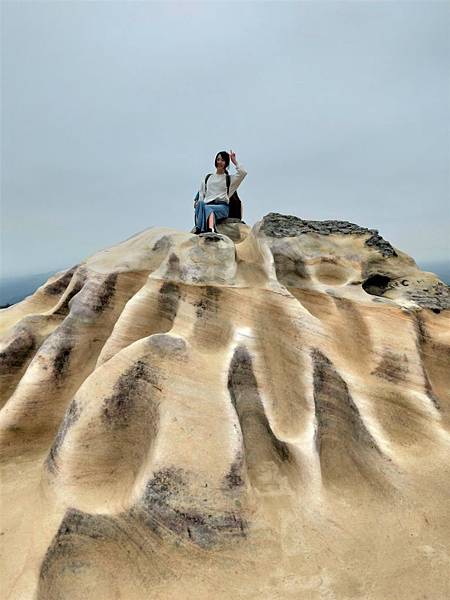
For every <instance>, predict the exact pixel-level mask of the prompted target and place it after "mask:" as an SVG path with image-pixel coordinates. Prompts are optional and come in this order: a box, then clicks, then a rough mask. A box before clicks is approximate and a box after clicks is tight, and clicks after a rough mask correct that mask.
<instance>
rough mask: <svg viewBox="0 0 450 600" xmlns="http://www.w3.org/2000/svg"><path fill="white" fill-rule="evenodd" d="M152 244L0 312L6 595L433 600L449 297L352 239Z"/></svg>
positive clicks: (312, 232)
mask: <svg viewBox="0 0 450 600" xmlns="http://www.w3.org/2000/svg"><path fill="white" fill-rule="evenodd" d="M219 230H220V233H219V234H203V235H200V236H195V235H192V234H190V233H182V232H179V231H175V230H173V229H166V228H150V229H147V230H145V231H143V232H142V233H139V234H137V235H135V236H133V237H131V238H129V239H128V240H126V241H124V242H122V243H120V244H118V245H116V246H113V247H111V248H107V249H105V250H103V251H101V252H98V253H97V254H95V255H93V256H91V257H90V258H88V259H87V260H85V261H84V262H83V263H81V264H79V265H77V266H75V267H73V268H72V269H70V270H68V271H66V272H61V273H58V274H56V275H55V276H54V277H52V278H50V279H49V280H48V281H47V282H46V283H45V284H44V285H43V286H41V287H40V288H39V289H38V290H37V291H36V292H35V293H34V294H33V295H32V296H30V297H28V298H26V299H25V300H23V301H22V302H20V303H18V304H17V305H14V306H11V307H9V308H7V309H5V310H3V311H1V315H0V317H1V336H2V337H1V347H0V361H1V367H2V371H1V391H2V408H1V411H0V447H1V453H2V454H1V456H2V459H1V484H2V485H1V493H2V496H1V509H2V510H1V512H2V517H1V535H0V539H1V543H2V554H3V560H2V563H3V567H2V570H3V573H2V582H3V584H2V586H3V587H2V590H3V596H2V598H8V600H12V599H21V600H23V599H32V598H33V599H38V600H44V599H45V600H57V599H70V600H78V599H80V600H81V599H83V600H86V599H93V600H94V599H95V600H103V599H105V600H110V599H111V600H112V599H116V598H124V599H127V600H144V599H149V598H152V599H161V600H162V599H164V600H168V599H170V600H172V599H176V600H183V599H188V598H189V599H195V600H198V599H214V600H215V599H220V600H221V599H224V600H225V599H226V600H229V599H240V598H245V599H255V600H256V599H258V600H261V599H270V600H272V599H296V600H297V599H300V598H301V599H314V600H315V599H317V600H319V599H327V600H328V599H329V600H332V599H337V600H341V599H342V600H344V599H345V600H347V599H359V600H363V599H364V600H369V599H376V600H378V599H379V600H386V599H387V598H393V599H394V598H395V600H402V599H405V600H406V599H408V600H410V599H419V598H428V599H432V600H440V599H442V600H443V599H444V598H448V597H450V576H449V573H450V550H449V538H450V519H449V517H450V485H449V483H450V478H449V475H450V473H449V471H450V461H449V450H450V310H449V309H450V295H449V288H448V287H447V286H445V285H444V284H443V283H442V282H441V281H439V280H438V278H437V277H436V276H435V275H433V274H432V273H424V272H422V271H420V270H419V269H418V268H417V266H416V264H415V263H414V261H413V260H412V259H411V258H410V257H409V256H407V255H405V254H404V253H402V252H401V251H399V250H398V249H395V248H393V247H392V246H391V245H390V244H389V243H388V242H386V241H385V240H383V239H382V238H381V237H380V236H379V235H378V233H377V232H376V231H374V230H368V229H365V228H362V227H359V226H357V225H353V224H351V223H346V222H337V221H325V222H313V221H303V220H301V219H298V218H297V217H294V216H286V215H279V214H274V213H270V214H269V215H267V216H266V217H264V219H263V220H262V221H260V222H258V223H257V224H256V225H254V226H253V227H252V228H250V227H248V226H247V225H245V224H243V223H224V224H223V225H220V226H219Z"/></svg>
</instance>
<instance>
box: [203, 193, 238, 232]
mask: <svg viewBox="0 0 450 600" xmlns="http://www.w3.org/2000/svg"><path fill="white" fill-rule="evenodd" d="M213 202H215V201H214V200H213ZM212 212H213V213H214V222H216V220H217V219H226V218H227V217H228V214H229V212H230V208H229V206H228V204H227V203H226V202H223V203H219V202H217V204H211V203H210V204H205V201H204V200H197V202H196V203H195V226H196V227H198V228H199V229H200V231H206V230H207V229H208V219H209V215H210V214H211V213H212Z"/></svg>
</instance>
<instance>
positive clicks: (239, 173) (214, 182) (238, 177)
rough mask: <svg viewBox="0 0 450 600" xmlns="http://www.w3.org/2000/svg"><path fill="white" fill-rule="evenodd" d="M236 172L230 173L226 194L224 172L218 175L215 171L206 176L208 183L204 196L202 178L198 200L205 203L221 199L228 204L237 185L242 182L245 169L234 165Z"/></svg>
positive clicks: (245, 173) (203, 180) (203, 181)
mask: <svg viewBox="0 0 450 600" xmlns="http://www.w3.org/2000/svg"><path fill="white" fill-rule="evenodd" d="M235 167H236V173H235V174H234V175H231V174H230V191H229V195H228V196H227V178H226V174H225V173H223V174H222V175H218V174H217V173H212V174H211V175H210V177H208V183H207V184H206V196H205V178H203V179H202V182H201V184H200V189H199V196H198V199H199V200H204V201H205V202H206V204H208V203H209V202H211V201H212V200H222V201H224V202H226V203H227V204H229V198H230V197H231V196H232V195H233V194H234V192H235V191H236V190H237V189H238V187H239V185H240V184H241V183H242V180H243V179H244V177H245V176H246V175H247V171H246V170H245V169H244V167H243V166H242V165H239V164H238V165H235Z"/></svg>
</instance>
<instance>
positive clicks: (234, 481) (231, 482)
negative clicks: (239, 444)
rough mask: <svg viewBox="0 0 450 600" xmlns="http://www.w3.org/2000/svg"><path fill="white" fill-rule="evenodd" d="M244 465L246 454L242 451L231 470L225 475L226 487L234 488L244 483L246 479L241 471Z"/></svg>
mask: <svg viewBox="0 0 450 600" xmlns="http://www.w3.org/2000/svg"><path fill="white" fill-rule="evenodd" d="M243 467H244V455H243V454H242V453H241V452H240V453H239V454H238V455H237V456H236V460H235V461H234V462H233V464H232V465H231V467H230V470H229V472H228V473H227V474H226V475H225V487H226V488H228V489H230V490H234V489H236V488H239V487H242V486H243V485H244V480H243V479H242V477H241V473H242V470H243Z"/></svg>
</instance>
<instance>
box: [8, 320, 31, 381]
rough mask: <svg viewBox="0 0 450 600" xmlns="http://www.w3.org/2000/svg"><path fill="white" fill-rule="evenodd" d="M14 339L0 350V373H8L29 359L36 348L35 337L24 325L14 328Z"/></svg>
mask: <svg viewBox="0 0 450 600" xmlns="http://www.w3.org/2000/svg"><path fill="white" fill-rule="evenodd" d="M13 334H14V335H15V337H14V339H13V340H12V341H11V342H10V343H9V344H8V345H7V346H6V348H5V349H4V350H2V351H1V352H0V373H1V374H2V375H9V374H11V371H17V370H18V369H20V368H22V367H23V365H24V364H25V363H26V362H27V361H28V360H29V358H30V357H31V356H32V355H33V352H34V351H35V350H36V346H37V344H36V338H35V336H34V335H33V334H32V333H31V332H30V331H28V330H27V329H26V328H25V327H18V328H16V329H15V330H14V332H13Z"/></svg>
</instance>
